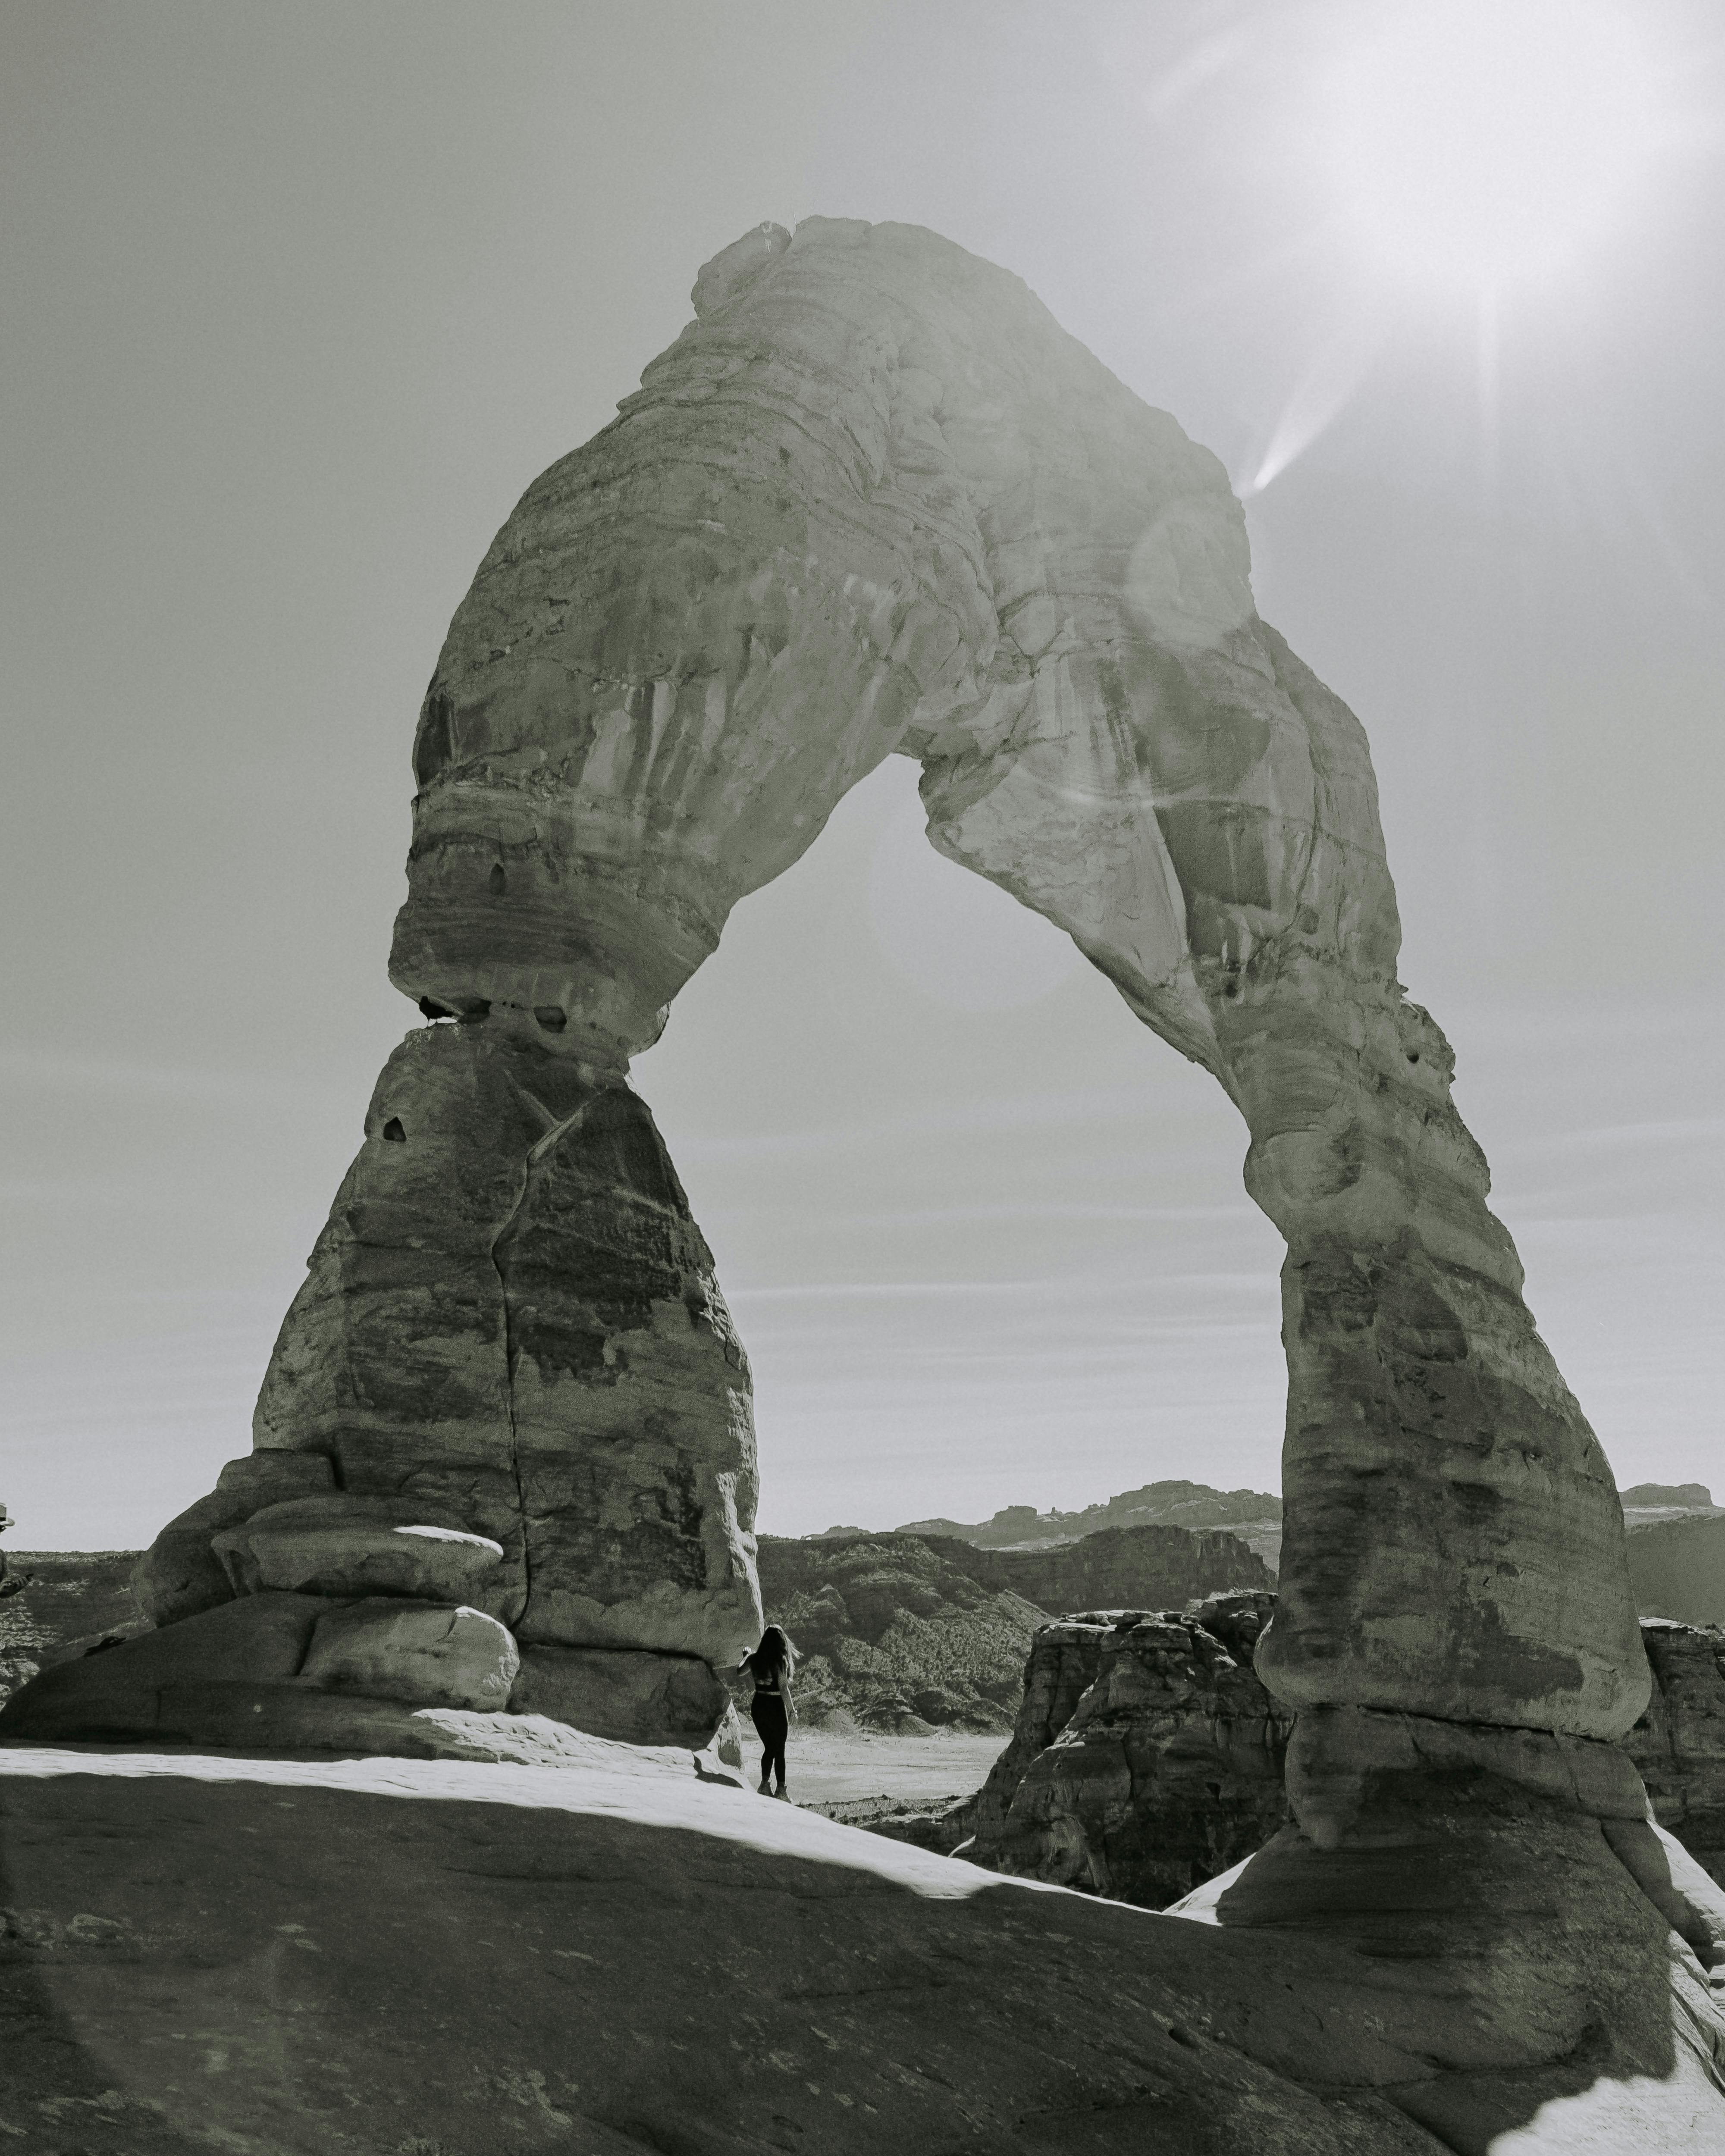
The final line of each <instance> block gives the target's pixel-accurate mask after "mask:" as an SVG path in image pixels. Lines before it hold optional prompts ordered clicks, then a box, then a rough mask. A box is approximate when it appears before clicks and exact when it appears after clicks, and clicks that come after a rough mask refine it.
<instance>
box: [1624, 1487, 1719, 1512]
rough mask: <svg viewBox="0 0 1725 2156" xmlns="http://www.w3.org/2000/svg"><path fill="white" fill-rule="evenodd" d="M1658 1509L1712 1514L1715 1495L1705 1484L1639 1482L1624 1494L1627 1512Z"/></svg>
mask: <svg viewBox="0 0 1725 2156" xmlns="http://www.w3.org/2000/svg"><path fill="white" fill-rule="evenodd" d="M1655 1508H1657V1509H1659V1510H1661V1511H1666V1510H1672V1511H1677V1512H1712V1510H1713V1509H1714V1507H1713V1493H1712V1491H1711V1490H1709V1489H1708V1487H1707V1485H1706V1483H1705V1482H1637V1483H1636V1485H1635V1487H1634V1489H1633V1490H1625V1491H1624V1493H1623V1509H1624V1510H1625V1512H1645V1511H1651V1510H1653V1509H1655Z"/></svg>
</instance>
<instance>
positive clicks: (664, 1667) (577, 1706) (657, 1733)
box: [509, 1646, 742, 1766]
mask: <svg viewBox="0 0 1725 2156" xmlns="http://www.w3.org/2000/svg"><path fill="white" fill-rule="evenodd" d="M509 1705H510V1707H511V1710H512V1711H513V1712H515V1713H516V1714H538V1715H545V1716H547V1717H549V1718H550V1719H551V1720H552V1721H553V1722H567V1723H568V1725H569V1726H570V1727H571V1728H572V1729H582V1730H585V1731H587V1732H588V1733H589V1734H590V1735H592V1736H594V1737H607V1738H613V1739H614V1740H616V1741H618V1742H619V1743H625V1744H686V1745H688V1746H689V1747H690V1748H691V1750H696V1751H699V1750H701V1749H703V1748H705V1747H706V1746H707V1745H708V1744H711V1743H713V1742H714V1740H715V1738H718V1739H719V1740H720V1742H721V1746H723V1747H725V1748H727V1749H729V1748H734V1750H735V1752H736V1758H735V1759H734V1761H733V1762H732V1763H733V1764H736V1765H739V1766H740V1765H741V1764H742V1744H741V1732H738V1731H736V1729H735V1722H736V1717H735V1715H734V1713H732V1706H731V1694H730V1692H729V1691H728V1690H727V1689H726V1686H725V1685H724V1683H723V1682H722V1681H721V1679H720V1678H718V1677H716V1676H714V1674H713V1672H712V1671H711V1668H710V1667H709V1666H708V1665H707V1664H706V1662H704V1661H700V1660H699V1659H697V1658H696V1656H694V1655H655V1654H651V1653H648V1652H644V1651H642V1650H631V1649H629V1648H618V1647H611V1648H603V1647H585V1648H583V1647H537V1646H528V1647H526V1648H525V1649H524V1650H523V1651H522V1654H521V1668H520V1671H519V1674H518V1675H517V1676H516V1680H515V1688H514V1690H513V1691H511V1694H510V1697H509ZM727 1717H729V1719H728V1721H727ZM722 1756H724V1753H723V1751H722V1750H721V1757H722Z"/></svg>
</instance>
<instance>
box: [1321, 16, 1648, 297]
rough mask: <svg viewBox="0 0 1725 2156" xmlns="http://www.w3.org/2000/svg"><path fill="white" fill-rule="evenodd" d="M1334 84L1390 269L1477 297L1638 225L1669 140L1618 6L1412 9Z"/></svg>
mask: <svg viewBox="0 0 1725 2156" xmlns="http://www.w3.org/2000/svg"><path fill="white" fill-rule="evenodd" d="M1370 22H1371V27H1370V28H1368V29H1367V30H1366V31H1365V32H1364V33H1363V35H1362V36H1361V37H1360V38H1358V40H1357V41H1356V42H1354V43H1353V44H1351V45H1350V46H1349V48H1348V50H1347V52H1346V54H1344V55H1343V57H1341V58H1340V59H1338V60H1337V61H1336V62H1335V63H1334V64H1333V65H1332V68H1331V69H1329V70H1328V72H1327V80H1326V82H1325V84H1324V91H1325V95H1323V97H1322V100H1321V105H1322V154H1323V157H1324V160H1325V162H1326V164H1327V167H1328V176H1329V177H1330V179H1331V181H1332V184H1333V186H1334V188H1335V190H1336V193H1337V209H1338V211H1339V213H1340V214H1341V216H1342V218H1343V220H1344V222H1345V223H1347V224H1348V226H1349V227H1350V228H1352V230H1353V234H1354V236H1355V237H1356V238H1357V239H1358V242H1359V244H1360V245H1361V246H1362V248H1363V249H1364V251H1365V252H1366V253H1367V254H1368V256H1369V257H1370V258H1372V259H1373V262H1374V264H1375V265H1376V266H1377V267H1378V268H1380V269H1388V270H1389V271H1391V272H1393V273H1394V275H1397V276H1398V277H1399V278H1403V279H1405V280H1408V281H1409V283H1412V284H1416V285H1425V286H1426V287H1427V288H1428V289H1430V288H1432V287H1440V288H1445V289H1449V290H1461V291H1465V292H1467V293H1470V294H1474V295H1479V294H1484V293H1502V292H1507V291H1508V290H1511V289H1512V288H1513V287H1517V286H1524V285H1532V284H1537V283H1543V282H1545V281H1547V280H1549V279H1551V278H1553V276H1556V275H1561V274H1562V273H1563V272H1564V271H1565V270H1567V269H1570V268H1572V267H1574V265H1575V264H1578V263H1579V261H1580V260H1581V259H1583V258H1584V256H1585V255H1586V254H1588V252H1589V249H1591V248H1592V247H1593V246H1594V245H1595V244H1598V243H1599V242H1601V241H1603V240H1604V239H1608V238H1609V237H1610V236H1611V235H1612V234H1614V233H1615V232H1618V231H1620V230H1622V229H1623V228H1624V227H1625V225H1626V224H1627V223H1629V222H1630V220H1631V219H1632V218H1633V217H1634V215H1635V211H1636V209H1637V208H1638V206H1639V205H1640V202H1641V201H1642V199H1643V198H1644V196H1645V193H1646V190H1647V187H1648V183H1649V182H1650V180H1651V177H1652V172H1653V167H1654V165H1655V162H1656V157H1657V156H1658V153H1659V151H1660V149H1661V144H1662V141H1663V139H1664V136H1665V131H1666V110H1665V100H1664V98H1663V96H1662V95H1661V90H1662V85H1661V75H1660V70H1659V69H1658V66H1657V64H1656V58H1655V55H1654V54H1653V52H1652V51H1651V49H1650V46H1649V44H1648V40H1647V38H1646V37H1645V34H1644V32H1643V29H1642V28H1641V25H1640V23H1638V22H1637V21H1636V19H1635V16H1634V14H1633V13H1632V12H1631V11H1630V9H1629V8H1626V7H1624V6H1621V5H1614V4H1611V0H1435V4H1419V5H1414V4H1406V5H1403V4H1398V5H1397V6H1395V7H1394V8H1386V9H1384V12H1383V13H1382V14H1379V15H1376V16H1374V17H1373V18H1370Z"/></svg>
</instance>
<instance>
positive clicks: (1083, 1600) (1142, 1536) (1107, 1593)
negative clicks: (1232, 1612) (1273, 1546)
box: [963, 1527, 1276, 1616]
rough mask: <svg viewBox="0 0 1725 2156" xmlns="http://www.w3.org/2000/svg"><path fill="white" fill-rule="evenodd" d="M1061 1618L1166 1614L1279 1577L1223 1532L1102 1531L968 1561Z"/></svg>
mask: <svg viewBox="0 0 1725 2156" xmlns="http://www.w3.org/2000/svg"><path fill="white" fill-rule="evenodd" d="M963 1562H964V1563H966V1564H967V1565H968V1566H972V1567H974V1568H975V1576H977V1577H978V1578H983V1579H988V1580H993V1581H998V1582H999V1584H1000V1585H1001V1586H1003V1587H1009V1588H1011V1589H1012V1590H1013V1591H1014V1594H1022V1595H1023V1596H1024V1599H1025V1600H1026V1601H1027V1602H1034V1603H1035V1604H1038V1606H1039V1607H1040V1608H1041V1609H1045V1610H1047V1611H1048V1613H1049V1614H1050V1616H1058V1615H1059V1614H1060V1613H1061V1612H1062V1611H1063V1610H1068V1609H1167V1608H1168V1606H1169V1605H1170V1604H1183V1603H1187V1602H1197V1601H1202V1600H1204V1599H1205V1598H1206V1597H1207V1596H1209V1595H1212V1594H1224V1593H1226V1592H1228V1591H1229V1590H1230V1589H1237V1588H1251V1589H1260V1590H1263V1591H1266V1592H1268V1591H1270V1590H1272V1589H1274V1588H1275V1585H1276V1575H1275V1573H1273V1572H1271V1569H1270V1568H1269V1566H1268V1565H1266V1563H1264V1561H1263V1559H1262V1558H1260V1557H1259V1556H1257V1555H1256V1553H1255V1552H1254V1551H1253V1550H1252V1549H1251V1548H1250V1546H1249V1545H1248V1544H1247V1543H1246V1542H1245V1540H1244V1539H1243V1538H1242V1537H1240V1536H1238V1535H1235V1534H1230V1533H1229V1532H1226V1531H1225V1530H1224V1529H1220V1528H1207V1527H1204V1528H1192V1527H1103V1528H1101V1529H1099V1530H1098V1531H1097V1532H1096V1533H1094V1534H1088V1535H1086V1536H1085V1537H1083V1538H1082V1539H1081V1540H1080V1541H1077V1542H1073V1543H1065V1544H1063V1545H1060V1546H1058V1547H1056V1548H1052V1549H1043V1550H986V1551H985V1550H978V1551H976V1552H975V1553H973V1555H972V1556H970V1557H969V1558H966V1559H965V1560H963Z"/></svg>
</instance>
